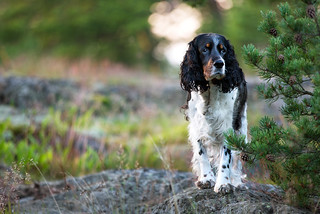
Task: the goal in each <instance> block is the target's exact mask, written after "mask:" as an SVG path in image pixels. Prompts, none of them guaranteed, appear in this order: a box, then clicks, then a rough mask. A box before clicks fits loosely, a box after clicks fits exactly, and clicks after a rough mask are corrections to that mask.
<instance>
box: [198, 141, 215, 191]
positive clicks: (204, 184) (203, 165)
mask: <svg viewBox="0 0 320 214" xmlns="http://www.w3.org/2000/svg"><path fill="white" fill-rule="evenodd" d="M196 145H197V146H196V147H195V148H194V149H195V151H194V152H195V153H194V155H196V156H197V158H198V162H199V167H200V175H199V177H198V181H197V182H196V186H197V187H198V188H200V189H210V188H213V187H214V185H215V176H214V174H213V171H212V168H211V164H210V161H209V158H208V154H207V150H206V148H205V147H204V146H203V143H202V140H201V139H200V140H198V141H197V143H196Z"/></svg>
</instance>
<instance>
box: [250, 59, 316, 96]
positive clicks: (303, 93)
mask: <svg viewBox="0 0 320 214" xmlns="http://www.w3.org/2000/svg"><path fill="white" fill-rule="evenodd" d="M254 66H256V68H258V69H259V70H261V71H264V72H269V73H272V74H273V75H274V76H276V77H280V79H281V80H282V81H283V82H284V83H286V84H287V85H289V86H290V87H291V88H292V90H294V91H295V92H297V93H299V94H300V95H309V96H313V93H312V92H310V91H307V90H305V89H304V87H303V86H302V85H301V84H300V83H296V84H297V85H298V86H300V88H301V89H302V90H299V89H297V88H296V87H294V86H293V85H291V84H290V83H289V81H288V80H287V79H286V78H285V77H284V76H282V75H280V74H279V73H276V72H274V71H272V70H269V69H268V68H262V67H261V66H259V65H258V64H254Z"/></svg>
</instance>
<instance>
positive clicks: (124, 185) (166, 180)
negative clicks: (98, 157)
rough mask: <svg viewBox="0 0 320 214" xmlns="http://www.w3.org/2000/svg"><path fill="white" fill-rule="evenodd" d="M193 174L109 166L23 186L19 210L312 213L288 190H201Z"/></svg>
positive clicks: (260, 187)
mask: <svg viewBox="0 0 320 214" xmlns="http://www.w3.org/2000/svg"><path fill="white" fill-rule="evenodd" d="M193 181H194V178H193V176H192V174H191V173H187V172H171V171H165V170H153V169H137V170H107V171H103V172H100V173H97V174H93V175H88V176H85V177H80V178H68V179H65V180H62V181H56V182H49V183H44V182H43V183H39V184H36V185H35V186H24V187H21V188H20V189H19V191H18V192H19V194H20V197H21V199H20V201H19V202H18V204H17V205H16V206H15V207H14V211H15V212H18V213H48V214H55V213H66V214H67V213H246V214H247V213H308V212H307V211H304V210H299V209H297V208H294V207H290V206H287V205H285V204H284V202H283V200H282V198H283V191H282V190H281V189H279V188H277V187H275V186H272V185H263V184H255V183H251V182H247V183H246V184H245V185H244V186H242V187H239V188H233V191H232V192H230V193H227V194H222V193H215V192H214V191H213V190H212V189H208V190H199V189H197V188H195V187H194V185H193Z"/></svg>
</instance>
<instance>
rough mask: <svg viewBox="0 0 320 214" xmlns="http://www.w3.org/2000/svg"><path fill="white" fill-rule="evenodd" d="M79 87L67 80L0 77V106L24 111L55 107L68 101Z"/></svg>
mask: <svg viewBox="0 0 320 214" xmlns="http://www.w3.org/2000/svg"><path fill="white" fill-rule="evenodd" d="M78 89H79V86H78V85H77V84H76V83H74V82H71V81H68V80H46V79H39V78H32V77H16V76H11V77H0V104H6V105H13V106H15V107H18V108H21V109H24V108H30V107H43V106H45V107H47V106H48V105H56V104H57V102H58V101H60V100H70V99H71V98H72V97H73V96H74V93H75V92H76V91H78Z"/></svg>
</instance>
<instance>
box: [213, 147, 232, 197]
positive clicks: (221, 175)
mask: <svg viewBox="0 0 320 214" xmlns="http://www.w3.org/2000/svg"><path fill="white" fill-rule="evenodd" d="M220 157H221V159H220V164H219V168H218V176H217V183H216V185H215V187H214V191H215V192H220V191H224V192H228V191H229V189H230V188H231V185H230V183H231V181H230V168H231V161H232V160H231V158H232V156H231V150H230V149H228V148H227V147H226V146H223V148H222V149H221V155H220Z"/></svg>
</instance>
